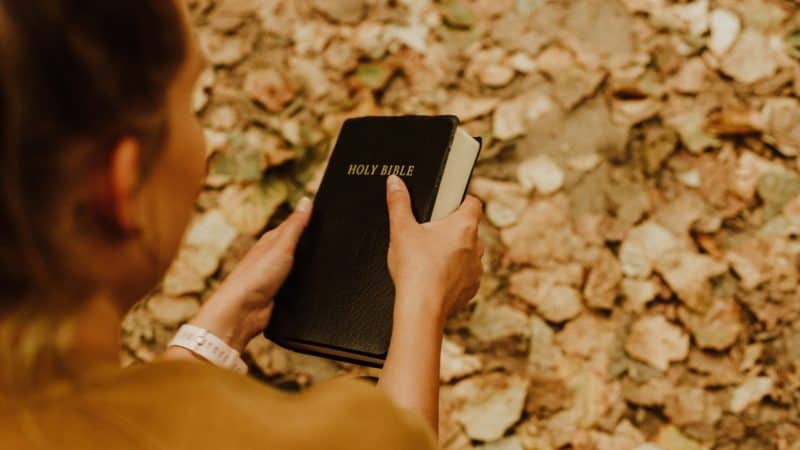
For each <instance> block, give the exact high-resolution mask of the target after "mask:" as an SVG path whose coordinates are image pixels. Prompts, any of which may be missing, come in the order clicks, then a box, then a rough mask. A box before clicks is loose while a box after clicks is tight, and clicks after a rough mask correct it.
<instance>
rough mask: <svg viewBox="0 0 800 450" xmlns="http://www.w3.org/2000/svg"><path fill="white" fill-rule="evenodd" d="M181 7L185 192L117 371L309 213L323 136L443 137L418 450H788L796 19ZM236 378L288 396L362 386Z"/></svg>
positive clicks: (795, 318) (796, 317) (460, 2)
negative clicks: (459, 275)
mask: <svg viewBox="0 0 800 450" xmlns="http://www.w3.org/2000/svg"><path fill="white" fill-rule="evenodd" d="M190 3H191V6H192V13H193V20H194V23H195V26H196V28H195V29H196V32H197V34H198V37H199V40H200V43H201V45H202V47H203V50H204V51H205V52H206V54H207V56H208V59H209V60H210V61H211V63H212V67H211V68H210V69H209V70H208V71H207V72H206V73H205V74H204V75H203V77H202V80H201V83H200V85H199V86H198V89H197V93H196V96H195V109H196V111H197V114H199V116H200V117H201V118H202V122H203V124H204V126H205V130H206V135H207V140H208V143H209V146H208V148H209V153H208V164H209V175H208V178H207V180H206V183H205V184H206V187H205V189H204V191H203V193H202V194H201V195H200V197H199V198H198V200H197V214H196V219H195V222H194V224H193V226H192V228H191V229H190V231H189V233H188V234H187V236H186V242H185V245H184V247H183V249H182V250H181V253H180V255H179V257H178V259H177V260H176V262H175V263H174V265H173V267H172V268H171V269H170V271H169V273H168V274H167V276H166V278H165V279H164V280H163V282H162V284H161V286H160V287H159V290H158V291H157V292H155V293H154V294H153V295H152V296H151V297H150V298H148V299H145V300H143V301H142V302H141V303H140V304H139V305H138V306H137V307H136V308H134V310H133V311H132V312H131V314H130V315H129V316H128V317H127V319H126V320H125V323H124V336H123V340H124V344H125V360H126V364H135V363H137V362H141V361H148V360H151V359H152V358H154V357H155V355H157V354H159V353H160V352H161V351H163V348H164V346H165V345H166V343H167V341H168V340H169V338H170V337H171V336H172V334H173V333H174V332H175V330H176V329H177V327H178V326H179V325H180V324H181V323H183V322H185V321H186V320H188V319H189V318H190V317H192V315H193V314H194V313H195V312H196V311H197V309H198V306H199V305H200V304H201V303H202V302H203V300H204V298H206V297H207V296H208V295H209V293H210V292H213V290H214V288H215V286H216V285H217V284H218V283H219V281H220V280H221V279H222V278H224V276H225V275H226V274H227V273H229V272H230V270H231V268H232V267H233V266H234V265H235V263H236V262H237V261H238V259H239V258H240V257H241V256H242V255H243V254H244V252H246V251H247V249H248V248H249V247H250V246H251V245H252V244H253V242H254V241H255V239H256V237H257V236H259V235H260V234H261V233H262V232H263V231H264V230H267V229H269V228H271V227H273V226H275V224H277V223H280V221H281V220H282V219H283V218H284V217H286V215H287V214H288V213H289V212H290V211H291V210H292V208H293V206H294V204H295V203H296V202H297V201H298V200H299V199H300V197H301V196H302V195H305V194H307V193H310V194H313V193H314V192H315V190H316V188H317V186H318V184H319V182H320V179H321V175H322V173H323V170H324V165H325V161H326V158H327V156H328V154H329V151H330V149H331V146H332V144H333V142H334V141H335V137H336V133H337V131H338V129H339V127H340V125H341V123H342V122H343V121H344V120H345V119H346V118H348V117H353V116H362V115H373V114H440V113H441V114H456V115H458V116H459V117H460V119H461V121H462V123H463V124H464V125H465V126H466V128H467V129H468V130H469V131H470V132H471V133H473V134H474V135H478V136H482V137H483V138H484V142H486V146H485V147H484V151H483V153H482V156H481V159H480V161H479V164H478V166H477V168H476V171H475V177H474V178H473V181H472V184H471V187H470V190H471V192H472V193H473V194H475V195H477V196H478V197H480V198H481V199H482V200H483V201H484V202H485V206H486V209H485V211H486V220H485V221H484V223H483V224H482V226H481V229H480V236H481V239H482V241H483V242H484V243H485V245H486V247H487V252H486V257H485V261H484V263H485V265H486V275H485V279H484V280H483V282H482V286H481V291H480V293H479V295H478V297H477V299H476V301H475V302H474V303H473V304H472V305H470V307H469V308H468V309H466V310H464V311H462V312H461V313H460V314H459V315H458V316H457V317H454V318H453V319H452V320H451V321H450V322H449V323H448V324H447V337H446V340H445V345H444V351H443V361H442V371H441V381H442V384H443V388H442V396H441V419H440V422H441V426H440V428H441V430H440V437H441V442H442V446H443V448H445V449H468V448H481V449H487V450H488V449H492V450H519V449H526V450H530V449H533V450H550V449H558V448H569V449H575V450H633V449H637V450H657V449H661V450H695V449H710V448H714V449H745V450H748V449H753V450H761V449H776V450H791V449H794V450H798V449H800V421H798V418H799V417H800V298H799V296H800V294H798V289H797V287H798V264H799V263H800V257H799V256H798V255H800V241H798V236H800V197H798V196H799V195H800V173H798V169H800V166H799V165H798V160H797V156H798V152H800V102H799V101H798V97H800V13H798V10H799V9H800V6H798V4H797V3H796V2H794V1H789V0H783V1H781V0H774V1H771V0H696V1H692V2H685V1H683V2H674V1H669V0H561V1H547V0H452V1H450V0H443V1H433V0H193V1H191V2H190ZM245 358H246V360H247V362H248V363H249V365H250V367H251V374H252V376H255V377H258V378H260V379H262V380H264V381H265V382H267V383H271V384H273V385H276V386H278V387H280V388H283V389H288V390H299V389H303V388H305V387H308V386H310V385H311V384H313V383H319V382H321V381H324V380H326V379H329V378H331V377H335V376H341V375H347V374H353V375H364V374H371V375H375V374H376V373H375V372H374V371H371V370H367V369H363V368H359V367H355V366H351V365H347V364H340V363H335V362H331V361H327V360H323V359H318V358H313V357H308V356H302V355H297V354H293V353H291V352H288V351H286V350H283V349H281V348H279V347H277V346H275V345H273V344H270V343H269V342H267V341H266V340H264V339H263V338H259V339H256V340H255V341H254V342H252V343H251V345H250V347H249V348H248V351H247V354H246V355H245ZM253 413H254V414H258V411H254V412H253Z"/></svg>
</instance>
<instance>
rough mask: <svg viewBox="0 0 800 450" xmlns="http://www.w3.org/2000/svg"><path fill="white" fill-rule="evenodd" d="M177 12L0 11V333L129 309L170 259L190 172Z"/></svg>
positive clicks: (97, 6)
mask: <svg viewBox="0 0 800 450" xmlns="http://www.w3.org/2000/svg"><path fill="white" fill-rule="evenodd" d="M178 2H179V0H174V1H169V0H115V1H86V0H29V1H25V2H20V1H17V0H0V171H1V172H0V286H2V287H1V288H0V325H3V324H4V323H7V320H8V319H6V322H4V321H3V320H4V319H2V318H3V317H6V318H7V317H9V316H13V315H17V316H19V315H26V316H31V317H33V316H36V317H43V316H49V317H59V316H63V315H65V314H69V312H70V311H72V310H75V309H77V308H78V307H79V306H80V300H81V298H83V297H84V296H86V295H88V294H90V293H92V291H95V290H104V291H107V292H108V293H109V294H112V295H113V296H115V297H117V298H121V299H123V301H125V302H129V301H132V300H134V299H135V298H137V297H139V296H141V295H143V294H144V293H145V292H146V289H147V288H148V287H149V286H151V285H152V284H153V283H155V282H156V281H157V279H158V277H160V276H161V274H162V273H163V271H164V270H165V269H166V267H167V264H168V262H169V260H170V259H171V258H172V256H173V255H174V253H175V252H176V249H177V246H178V244H179V241H180V237H181V235H182V234H183V231H184V229H185V227H186V225H187V223H188V221H189V219H190V217H191V212H192V209H193V198H194V195H195V194H196V192H197V190H198V189H199V186H200V183H201V179H202V173H203V168H204V163H203V161H204V143H203V137H202V130H201V128H200V126H199V124H198V123H197V120H196V118H195V117H194V114H193V112H192V110H191V97H192V91H193V85H194V82H195V80H196V78H197V76H198V75H199V73H200V71H201V70H202V65H203V59H202V57H201V56H200V52H199V51H198V49H197V46H196V45H195V41H194V39H193V37H192V35H191V33H190V32H189V28H188V22H187V16H186V11H185V9H184V7H183V6H182V5H180V4H179V3H178ZM7 330H8V327H5V331H7ZM16 339H19V336H17V338H16Z"/></svg>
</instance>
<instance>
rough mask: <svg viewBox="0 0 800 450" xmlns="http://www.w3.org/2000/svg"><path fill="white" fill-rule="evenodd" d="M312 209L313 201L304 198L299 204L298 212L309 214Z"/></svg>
mask: <svg viewBox="0 0 800 450" xmlns="http://www.w3.org/2000/svg"><path fill="white" fill-rule="evenodd" d="M310 209H311V199H310V198H308V197H303V198H301V199H300V201H299V202H297V211H300V212H308V211H309V210H310Z"/></svg>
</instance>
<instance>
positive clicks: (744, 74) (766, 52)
mask: <svg viewBox="0 0 800 450" xmlns="http://www.w3.org/2000/svg"><path fill="white" fill-rule="evenodd" d="M720 68H721V69H722V71H723V72H725V73H726V74H727V75H730V76H731V77H733V78H734V79H736V81H739V82H741V83H745V84H752V83H755V82H757V81H761V80H764V79H766V78H769V77H772V76H773V75H775V73H776V72H777V71H778V61H777V57H776V56H775V54H774V50H773V49H772V48H771V46H770V43H769V39H768V38H767V37H766V36H764V35H763V34H761V33H759V32H757V31H754V30H751V29H745V30H744V31H743V32H742V34H741V36H739V39H737V40H736V43H735V44H734V45H733V47H732V48H731V50H730V51H729V52H728V53H727V54H726V55H725V56H724V57H723V58H722V60H721V61H720Z"/></svg>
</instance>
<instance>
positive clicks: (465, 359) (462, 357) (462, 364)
mask: <svg viewBox="0 0 800 450" xmlns="http://www.w3.org/2000/svg"><path fill="white" fill-rule="evenodd" d="M441 361H442V362H441V367H440V368H439V380H441V381H442V382H443V383H449V382H450V381H453V380H455V379H456V378H463V377H465V376H467V375H472V374H473V373H475V372H477V371H479V370H480V369H481V366H482V363H481V359H480V358H479V357H477V356H475V355H469V354H467V353H466V352H465V351H464V348H463V347H461V346H460V345H458V343H456V342H455V341H453V340H452V339H450V338H448V337H445V338H444V340H443V341H442V355H441Z"/></svg>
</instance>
